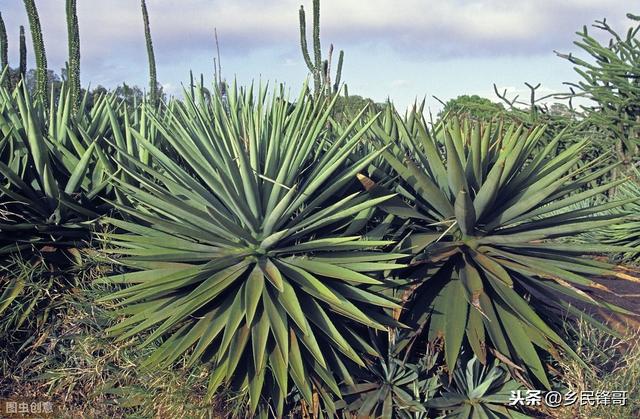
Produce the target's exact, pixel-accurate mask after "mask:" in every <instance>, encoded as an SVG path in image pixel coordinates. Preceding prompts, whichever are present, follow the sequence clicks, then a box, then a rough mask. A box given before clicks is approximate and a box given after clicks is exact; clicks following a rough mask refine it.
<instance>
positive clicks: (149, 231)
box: [102, 86, 405, 416]
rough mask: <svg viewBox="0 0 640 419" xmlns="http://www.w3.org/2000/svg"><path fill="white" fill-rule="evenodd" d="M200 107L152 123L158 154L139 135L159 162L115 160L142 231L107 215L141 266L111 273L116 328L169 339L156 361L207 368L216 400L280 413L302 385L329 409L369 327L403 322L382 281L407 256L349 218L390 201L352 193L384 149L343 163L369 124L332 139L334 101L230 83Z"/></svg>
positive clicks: (127, 257) (131, 263)
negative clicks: (239, 396) (232, 396)
mask: <svg viewBox="0 0 640 419" xmlns="http://www.w3.org/2000/svg"><path fill="white" fill-rule="evenodd" d="M192 99H193V98H192V97H191V96H188V95H187V99H186V100H185V102H183V103H181V104H176V106H175V107H174V108H173V109H174V112H175V113H174V115H173V116H172V118H170V121H168V122H160V121H156V127H157V129H158V131H159V132H160V133H161V135H162V136H163V137H164V141H166V144H163V145H162V147H161V148H159V147H156V146H154V145H153V144H151V143H150V142H148V141H146V140H145V138H143V137H142V136H140V135H137V138H136V139H137V141H138V143H139V144H140V145H141V146H143V147H144V148H145V149H146V150H147V151H148V153H149V155H150V156H151V158H152V161H153V162H155V166H153V167H151V166H146V165H144V164H142V163H139V162H137V161H135V159H134V158H132V157H129V158H128V159H129V161H130V162H131V163H133V164H134V165H135V166H136V167H137V168H138V169H139V170H130V171H129V169H128V167H130V165H129V164H121V167H122V168H123V170H125V171H127V174H128V176H130V177H131V178H132V179H133V180H134V183H129V182H126V181H123V180H120V181H118V182H117V187H118V188H119V189H120V190H121V191H122V192H124V193H126V194H127V195H128V196H129V199H130V200H131V205H130V206H129V205H120V204H115V205H116V207H117V208H119V209H120V211H122V212H123V213H125V214H128V215H130V216H131V217H132V218H131V220H135V221H118V220H110V221H111V223H112V224H113V226H115V227H117V228H118V229H119V231H116V232H115V233H113V234H106V235H105V236H104V237H105V239H106V240H109V241H110V242H111V244H112V245H114V246H115V247H116V248H115V249H114V250H113V253H114V254H117V255H118V256H119V261H120V262H121V263H122V264H124V265H125V266H127V267H129V268H131V269H133V271H131V272H128V273H124V274H119V275H114V276H111V277H107V278H103V279H102V282H106V283H110V284H119V285H123V286H124V288H122V289H121V290H119V291H116V292H114V293H112V294H111V295H109V296H107V297H105V300H118V301H119V302H118V304H119V306H121V309H122V313H123V314H125V315H127V318H126V319H125V320H123V321H122V322H121V323H119V324H117V325H115V326H113V327H112V328H111V329H110V330H109V331H110V332H111V333H112V334H113V335H117V336H119V337H118V339H120V340H123V339H128V338H130V337H132V336H136V335H139V334H140V333H143V332H148V333H147V334H146V335H145V336H146V339H145V341H144V342H143V343H142V345H148V344H151V343H152V342H154V341H157V340H158V339H160V338H162V339H163V340H162V343H161V345H160V346H159V348H157V349H156V350H155V351H154V352H153V354H152V355H151V356H150V357H149V358H148V359H147V360H146V362H145V363H144V366H146V367H163V366H168V365H170V364H172V363H173V362H174V361H176V360H178V359H181V358H182V357H183V356H186V357H187V358H186V360H187V363H188V364H190V365H193V364H194V363H195V362H199V361H202V362H205V363H208V364H209V365H210V366H211V375H210V380H209V394H210V395H213V394H214V393H215V391H216V390H217V389H218V388H219V386H220V385H225V386H231V387H232V388H234V389H236V390H248V393H249V398H248V399H249V408H250V411H252V412H255V411H256V409H257V408H258V406H259V405H260V406H261V409H264V408H265V407H264V406H265V405H264V404H263V402H268V403H270V407H269V409H272V412H276V414H277V415H278V416H280V415H282V414H283V411H284V406H285V398H286V396H287V395H288V394H289V393H290V392H291V390H293V389H294V388H297V390H298V391H299V392H300V393H301V394H302V396H303V398H304V399H305V401H306V402H307V403H309V404H312V403H313V402H314V400H315V399H316V397H315V396H314V394H315V395H319V396H320V397H321V398H322V400H323V401H324V402H325V404H326V406H328V408H329V409H330V410H335V409H333V408H332V406H333V401H332V400H333V396H338V397H339V396H340V389H339V386H338V383H339V382H341V381H353V379H352V378H351V372H350V371H352V370H353V366H355V365H361V366H364V362H363V357H364V356H366V355H367V354H371V355H375V350H374V349H373V348H372V347H371V345H369V344H368V343H367V341H366V339H365V338H364V337H366V334H367V330H368V328H372V329H376V330H382V331H384V330H386V328H387V326H389V325H394V326H398V325H399V324H398V323H397V322H396V321H394V320H393V319H392V318H391V317H389V316H386V315H385V314H384V310H383V309H384V308H396V309H397V308H398V307H399V306H398V305H397V304H396V303H395V302H393V301H390V300H389V299H388V298H386V297H384V296H382V295H381V294H380V291H375V290H373V289H372V286H373V285H376V286H378V288H379V289H384V288H385V286H384V284H385V282H384V281H383V280H380V279H379V277H380V276H381V274H380V275H379V273H382V272H383V271H385V270H389V269H394V268H398V267H403V266H405V265H400V264H398V263H396V262H395V261H396V259H398V258H401V257H403V255H401V254H394V253H389V252H382V251H380V248H381V247H384V246H387V245H388V244H389V242H387V241H372V240H366V239H363V238H361V236H360V235H359V229H360V225H361V223H358V222H357V219H356V218H355V216H356V215H357V214H359V213H361V212H362V211H365V210H367V209H369V208H371V207H373V206H375V205H377V204H379V203H381V202H384V201H386V200H387V199H389V197H386V196H384V197H379V198H375V199H370V197H368V196H367V195H366V194H363V193H362V192H359V191H358V189H359V188H358V187H357V180H356V174H357V173H359V172H360V171H362V170H363V168H365V167H366V166H367V165H368V164H369V163H370V162H371V160H372V159H374V158H376V157H377V156H378V155H379V154H380V152H378V153H374V154H372V155H371V156H368V157H366V158H364V159H362V160H360V161H351V160H349V156H350V151H351V150H352V149H353V148H354V147H356V145H357V144H358V143H359V141H360V140H361V137H362V135H363V133H364V132H365V130H366V129H367V126H365V127H363V128H362V129H360V130H358V131H357V132H353V130H352V129H349V130H346V131H345V132H343V133H342V135H340V136H339V137H334V136H331V134H330V131H329V130H328V129H327V127H328V124H327V121H328V118H329V115H330V112H331V106H332V105H333V102H331V103H328V102H327V101H328V100H327V99H318V100H317V101H313V100H312V99H311V98H309V97H307V96H306V95H305V94H304V93H303V94H301V95H300V96H299V97H298V99H297V100H296V101H295V103H293V104H291V103H290V102H289V101H288V100H287V99H286V97H284V96H283V95H282V94H278V93H274V94H273V98H272V99H271V100H268V98H267V90H266V89H265V88H261V89H259V90H258V91H254V90H253V89H248V90H238V89H237V88H236V87H235V86H233V87H232V88H230V89H229V90H228V92H227V95H226V96H223V95H222V94H221V93H220V92H219V91H217V90H216V91H214V92H213V93H212V95H211V97H210V99H208V100H202V101H197V103H196V101H194V100H192ZM150 117H151V118H153V116H152V115H150ZM373 122H374V121H373V120H371V121H369V123H368V124H367V125H370V124H371V123H373ZM355 125H356V124H355V122H354V124H352V127H353V126H355ZM121 151H122V154H121V156H123V157H122V158H123V159H125V158H127V157H126V155H125V152H124V150H121ZM332 394H333V395H332Z"/></svg>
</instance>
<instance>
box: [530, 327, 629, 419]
mask: <svg viewBox="0 0 640 419" xmlns="http://www.w3.org/2000/svg"><path fill="white" fill-rule="evenodd" d="M565 325H566V326H565V327H566V328H567V333H568V334H569V335H570V336H571V337H572V338H573V342H574V344H575V346H576V352H577V353H578V354H579V355H580V356H581V358H582V359H583V360H584V362H585V363H587V365H589V366H590V367H591V368H590V369H585V368H584V367H583V366H582V365H581V364H580V363H578V362H577V361H576V360H574V359H570V358H566V357H565V358H562V359H561V360H560V361H559V362H558V365H557V368H558V369H559V373H560V375H559V379H560V382H559V383H558V384H559V388H558V389H557V390H558V391H560V393H562V394H565V393H566V392H568V391H574V392H576V393H577V394H578V395H579V394H580V392H581V391H594V392H597V391H613V390H623V391H627V392H628V393H627V402H626V405H625V406H612V405H608V406H607V405H595V406H590V405H584V406H580V404H579V403H576V404H574V405H572V406H566V407H560V408H555V409H544V410H542V413H543V414H544V416H545V417H551V418H558V419H578V418H580V419H582V418H584V419H609V418H610V419H626V418H636V417H640V339H639V337H640V330H629V331H628V333H627V334H626V335H625V336H624V337H622V338H618V337H614V336H611V335H609V334H608V333H606V332H604V331H603V330H601V329H598V328H595V327H593V326H592V325H591V324H589V323H587V322H586V321H578V322H575V323H570V322H567V323H565Z"/></svg>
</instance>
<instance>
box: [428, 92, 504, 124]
mask: <svg viewBox="0 0 640 419" xmlns="http://www.w3.org/2000/svg"><path fill="white" fill-rule="evenodd" d="M504 111H505V109H504V107H503V106H502V105H501V104H500V103H495V102H492V101H491V100H489V99H487V98H484V97H480V96H478V95H471V96H470V95H461V96H458V97H457V98H455V99H451V100H449V101H448V102H447V103H445V105H444V109H442V111H441V112H440V113H439V114H438V116H439V117H441V116H443V115H445V114H447V113H464V114H468V115H469V116H470V117H471V118H473V119H478V120H489V119H492V118H493V117H494V116H496V115H500V114H502V113H503V112H504Z"/></svg>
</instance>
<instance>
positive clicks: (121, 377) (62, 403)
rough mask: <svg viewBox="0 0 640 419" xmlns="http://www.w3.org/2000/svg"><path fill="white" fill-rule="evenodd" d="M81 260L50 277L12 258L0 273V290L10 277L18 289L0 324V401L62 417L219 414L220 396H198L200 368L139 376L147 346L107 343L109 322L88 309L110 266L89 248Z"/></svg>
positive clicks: (42, 268) (95, 308)
mask: <svg viewBox="0 0 640 419" xmlns="http://www.w3.org/2000/svg"><path fill="white" fill-rule="evenodd" d="M82 260H83V261H84V263H83V264H82V265H76V266H74V267H73V268H72V269H70V270H69V271H66V272H64V273H61V272H58V273H57V274H56V275H47V273H49V274H51V271H49V270H48V269H47V268H46V265H45V264H44V263H35V264H34V263H30V262H27V261H24V260H21V259H19V258H15V259H14V260H13V262H12V263H11V264H10V265H9V266H10V269H9V267H5V269H3V278H2V283H0V285H2V288H1V290H4V289H5V287H6V286H7V284H10V283H13V282H15V281H16V279H18V280H20V281H22V283H23V287H22V290H21V293H20V294H19V295H18V297H16V299H15V300H13V301H12V302H11V304H10V305H9V306H8V310H7V315H6V316H3V317H2V318H1V319H0V340H1V341H3V342H4V344H3V345H2V348H1V349H0V350H1V351H2V352H1V353H0V359H1V361H2V375H1V377H0V397H4V398H13V399H17V398H19V399H28V400H49V401H52V402H53V404H54V406H55V407H56V409H61V414H63V415H64V416H77V415H83V416H88V417H112V418H119V417H141V418H142V417H145V418H146V417H193V418H208V417H218V415H216V412H218V411H221V409H224V408H225V407H224V406H223V404H224V399H221V400H220V401H217V403H218V404H217V405H214V403H213V402H208V401H206V400H205V399H204V395H205V394H206V380H207V371H206V368H204V367H202V368H200V369H187V368H186V367H182V368H181V367H177V368H175V369H172V370H165V371H141V370H140V369H139V367H138V365H139V360H140V359H141V358H142V357H144V356H145V355H146V354H147V353H148V352H151V351H152V350H153V349H154V347H153V346H150V347H148V351H140V350H138V349H135V347H134V345H132V343H134V342H137V341H138V339H139V337H138V339H130V340H128V341H123V342H114V340H113V339H110V338H109V337H108V336H107V335H106V334H105V332H104V330H105V329H106V328H107V327H109V326H110V325H111V324H113V323H114V321H115V320H116V318H114V316H113V314H112V313H113V311H112V310H110V309H109V308H110V307H107V306H104V305H103V306H100V305H96V304H95V300H96V298H98V297H99V296H100V295H102V294H104V292H106V291H107V290H104V289H99V288H96V287H92V286H91V285H90V284H91V281H92V280H93V279H95V278H97V277H98V276H101V275H103V274H104V272H105V271H106V270H108V269H110V267H109V266H108V265H106V264H105V263H103V262H104V258H102V257H101V256H100V255H99V254H97V253H96V252H95V251H86V252H83V255H82ZM47 277H49V278H53V279H52V280H50V281H44V282H43V281H42V278H47ZM61 284H62V285H63V286H61ZM29 302H34V304H33V310H30V311H27V308H28V306H29V305H30V303H29ZM45 312H47V313H48V315H47V316H46V317H45V318H42V313H45ZM24 313H27V315H24V316H23V314H24ZM18 324H19V325H20V326H19V327H16V325H18Z"/></svg>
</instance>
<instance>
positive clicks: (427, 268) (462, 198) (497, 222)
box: [363, 115, 627, 386]
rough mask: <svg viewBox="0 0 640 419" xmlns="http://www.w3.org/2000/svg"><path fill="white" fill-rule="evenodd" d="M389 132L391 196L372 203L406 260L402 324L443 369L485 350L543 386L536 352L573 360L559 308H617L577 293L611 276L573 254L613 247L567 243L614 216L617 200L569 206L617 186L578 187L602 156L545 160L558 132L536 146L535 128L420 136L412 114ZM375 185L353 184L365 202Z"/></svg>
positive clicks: (439, 130)
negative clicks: (395, 221) (438, 351)
mask: <svg viewBox="0 0 640 419" xmlns="http://www.w3.org/2000/svg"><path fill="white" fill-rule="evenodd" d="M394 130H397V131H396V132H397V133H398V137H399V139H400V141H399V142H397V143H396V138H395V137H394V136H392V135H389V134H384V133H383V134H382V135H380V134H379V139H380V143H381V145H383V146H385V147H388V145H391V147H389V148H387V149H385V150H384V151H383V156H384V158H385V159H386V161H387V162H388V163H389V164H390V165H391V166H392V167H393V169H394V171H395V173H397V175H398V176H399V177H400V179H401V182H400V184H399V185H397V187H396V189H395V190H396V191H397V192H399V193H400V194H401V195H402V196H403V199H400V198H398V197H396V198H394V199H393V200H392V201H388V202H385V203H382V204H381V207H382V208H383V209H385V210H386V211H387V212H389V213H390V214H395V215H396V216H397V218H399V219H401V220H404V226H405V227H404V230H401V231H408V234H406V235H405V237H404V239H403V241H402V243H401V244H400V247H401V248H402V249H405V250H410V251H412V252H413V253H414V254H415V256H414V258H413V260H412V263H411V264H412V267H411V269H410V270H408V271H406V272H404V273H403V275H405V276H406V277H408V278H411V279H412V280H413V281H414V282H413V293H412V296H411V299H410V301H409V303H408V305H407V307H408V309H407V310H406V313H405V317H404V318H405V319H406V321H407V322H411V323H412V324H413V325H415V327H416V328H418V330H420V331H425V333H426V336H427V337H428V339H429V340H432V341H433V340H440V339H441V340H442V341H443V343H444V349H445V359H446V363H447V365H448V366H449V368H450V369H451V370H453V368H454V366H455V363H456V359H457V357H458V354H459V351H460V348H461V347H462V346H463V344H468V345H469V346H470V347H471V348H472V349H473V352H474V353H475V354H476V355H477V356H478V358H479V359H480V360H481V361H482V362H485V360H486V358H487V351H489V350H490V351H492V352H493V353H494V354H496V356H499V357H500V358H501V359H503V360H505V361H507V362H512V363H515V364H517V365H520V366H526V368H527V370H528V371H529V372H530V373H532V374H533V376H535V377H536V378H537V379H538V380H539V382H540V383H542V384H544V385H545V386H548V385H549V383H548V380H547V377H546V372H545V369H544V367H543V364H542V361H541V356H540V354H539V353H538V349H542V350H544V351H549V352H551V353H555V348H556V347H562V348H563V349H564V350H566V351H567V352H569V353H572V354H573V351H572V350H571V348H570V346H569V345H568V344H567V343H566V342H565V341H564V340H563V339H562V338H561V337H560V336H559V335H558V333H556V332H555V331H554V327H553V324H552V323H553V320H554V319H555V320H557V319H558V318H559V317H560V316H559V315H560V314H561V313H563V312H565V311H568V312H569V313H571V314H581V315H584V316H586V314H582V313H581V312H580V311H579V310H578V309H576V308H575V306H574V304H572V303H573V302H575V301H580V302H582V303H585V304H591V305H595V306H602V307H604V306H606V307H610V308H614V309H616V310H620V309H618V308H617V307H613V306H610V305H608V304H607V303H605V302H604V301H598V300H596V299H595V298H593V297H591V296H590V295H589V294H588V293H586V292H585V291H584V290H585V289H595V288H601V289H602V288H603V287H602V286H601V285H599V284H597V283H596V282H594V281H592V280H591V279H589V278H588V276H590V275H600V276H603V275H611V274H614V273H613V269H612V266H611V265H609V264H607V263H604V262H601V261H596V260H594V259H592V258H587V257H584V256H585V255H589V254H599V253H602V252H607V251H616V250H620V248H618V247H612V246H602V245H592V244H583V243H580V242H579V241H578V240H573V239H572V238H574V237H575V236H577V235H579V234H581V233H583V232H588V231H590V230H592V229H596V228H599V227H602V226H606V225H610V224H613V223H616V222H617V221H619V220H620V219H621V215H620V214H612V213H611V212H610V211H609V210H611V209H613V208H616V207H619V206H620V205H621V204H623V203H624V202H627V201H616V202H606V203H603V204H599V205H595V206H591V207H585V208H576V207H575V206H574V204H575V203H578V202H581V201H584V200H587V199H589V198H591V197H593V196H596V195H598V194H601V193H602V192H604V191H607V190H609V189H610V188H611V187H614V186H616V185H617V184H619V183H621V182H623V181H624V180H619V181H615V182H609V183H606V184H603V185H601V186H598V187H595V188H589V185H590V183H591V182H592V181H594V180H596V179H599V178H600V177H601V176H602V175H603V174H605V173H608V172H609V171H610V170H611V167H604V168H600V169H594V168H596V167H598V166H597V165H598V164H600V161H601V160H604V159H606V158H607V156H602V157H601V158H600V159H597V160H596V161H590V162H587V163H586V164H581V162H580V153H581V151H582V150H583V149H584V148H585V146H586V145H587V142H588V140H586V139H585V140H583V141H580V142H577V143H575V144H573V145H571V146H569V147H567V148H566V149H564V150H563V151H560V152H557V148H558V145H559V143H560V141H561V140H562V137H563V133H561V134H559V135H558V136H556V137H555V138H553V139H552V140H549V141H548V142H547V141H545V140H544V136H543V132H544V127H542V126H540V127H535V128H532V129H525V128H523V127H522V126H520V127H518V126H514V125H510V126H503V125H502V124H497V125H495V124H494V125H492V124H489V123H478V122H471V121H467V120H459V119H458V118H455V117H454V118H449V119H448V120H446V121H443V122H441V123H440V124H438V125H437V126H436V127H435V129H434V130H433V131H431V130H429V129H428V127H427V124H426V123H425V121H424V119H423V118H421V117H419V116H415V115H414V116H413V117H411V118H409V119H403V118H400V117H396V119H395V125H394ZM390 132H392V131H389V130H387V133H390ZM394 144H395V145H394ZM383 181H384V179H382V180H381V181H380V185H376V184H375V183H373V182H372V181H371V180H367V179H363V183H364V184H365V186H366V187H367V188H368V189H370V192H371V193H372V195H373V196H378V195H379V194H386V193H388V190H387V189H386V188H385V187H384V186H383ZM391 187H393V186H391ZM391 187H389V188H391Z"/></svg>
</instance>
